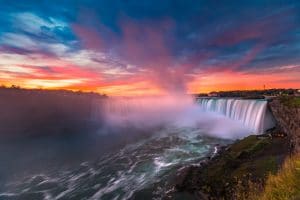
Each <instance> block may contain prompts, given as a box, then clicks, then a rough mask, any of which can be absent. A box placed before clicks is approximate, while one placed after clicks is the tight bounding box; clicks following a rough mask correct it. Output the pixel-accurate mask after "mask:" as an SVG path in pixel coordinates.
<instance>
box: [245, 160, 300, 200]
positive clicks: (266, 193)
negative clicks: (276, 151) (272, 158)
mask: <svg viewBox="0 0 300 200" xmlns="http://www.w3.org/2000/svg"><path fill="white" fill-rule="evenodd" d="M257 191H258V187H257V186H256V187H253V188H252V190H250V192H249V193H250V195H248V196H251V197H252V200H299V199H300V155H295V156H293V157H291V158H288V159H287V160H286V161H285V163H284V164H283V166H282V168H281V169H280V170H279V171H278V173H277V174H276V175H273V174H270V175H269V176H268V178H267V180H266V184H265V187H264V190H263V192H261V193H257Z"/></svg>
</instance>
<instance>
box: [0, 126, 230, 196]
mask: <svg viewBox="0 0 300 200" xmlns="http://www.w3.org/2000/svg"><path fill="white" fill-rule="evenodd" d="M229 142H231V141H230V140H224V139H217V138H212V137H207V136H204V135H203V133H201V131H199V129H195V128H176V127H169V128H168V129H164V130H161V131H158V132H157V133H154V134H153V135H152V136H151V137H149V138H146V139H141V140H140V141H137V142H134V143H132V144H128V145H126V146H124V147H123V148H121V149H119V150H116V151H113V152H110V153H107V154H105V155H103V156H101V157H100V158H98V160H97V161H93V162H88V161H87V162H83V163H81V164H80V166H78V167H74V168H73V169H68V170H60V171H56V172H53V171H52V173H39V174H32V175H29V176H28V177H24V178H23V179H22V180H16V181H15V182H11V183H10V184H8V185H7V186H6V189H5V192H3V193H2V194H1V195H0V197H1V199H141V198H142V197H143V199H161V198H162V197H163V196H164V195H165V193H166V191H167V190H168V189H170V187H171V184H169V182H170V181H172V177H173V176H174V174H175V173H176V171H177V170H178V169H180V168H181V167H184V166H186V165H188V164H195V163H198V162H199V161H201V160H202V159H203V158H204V157H205V156H207V155H210V154H212V153H213V151H214V147H215V146H216V145H218V144H219V145H225V144H228V143H229Z"/></svg>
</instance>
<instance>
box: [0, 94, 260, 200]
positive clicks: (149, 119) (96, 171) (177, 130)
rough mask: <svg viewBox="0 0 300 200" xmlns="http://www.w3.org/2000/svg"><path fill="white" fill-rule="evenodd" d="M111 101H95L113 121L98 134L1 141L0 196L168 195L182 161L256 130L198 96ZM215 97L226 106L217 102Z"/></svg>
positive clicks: (107, 198)
mask: <svg viewBox="0 0 300 200" xmlns="http://www.w3.org/2000/svg"><path fill="white" fill-rule="evenodd" d="M112 102H113V101H111V102H109V104H107V105H105V106H104V107H103V106H102V107H101V109H98V108H95V109H94V110H96V112H94V113H93V114H92V118H93V120H97V112H103V110H106V111H105V112H106V114H107V116H106V119H107V121H106V122H105V125H106V126H105V127H103V129H101V130H98V131H97V132H96V133H94V134H92V136H90V135H89V136H81V135H80V137H78V138H77V139H74V138H76V136H74V135H71V136H67V137H65V136H64V137H63V138H56V139H53V138H52V137H49V138H47V139H35V140H34V142H32V141H31V140H32V139H26V140H23V141H21V142H20V144H9V145H7V146H8V147H7V148H6V149H5V148H4V146H1V147H2V150H3V151H2V153H0V155H1V156H2V158H3V159H2V161H5V164H2V166H1V167H2V168H3V166H6V168H3V169H1V168H0V169H1V170H2V172H5V173H3V174H2V182H0V199H22V200H26V199H49V200H50V199H92V200H94V199H95V200H96V199H101V200H111V199H145V200H146V199H162V198H163V197H164V196H165V195H166V193H167V192H168V191H169V190H171V189H172V186H173V185H172V184H173V183H174V177H175V174H176V173H177V172H178V170H179V169H181V168H182V167H185V166H187V165H190V164H197V163H199V162H200V161H201V160H203V159H204V158H205V157H207V156H211V155H212V154H213V152H214V151H215V147H216V146H217V145H221V146H222V145H227V144H229V143H231V142H232V141H233V140H234V139H236V138H241V137H244V136H246V135H248V134H250V133H251V129H249V128H247V127H245V126H244V124H243V121H239V120H235V121H234V120H232V119H229V118H226V116H223V115H222V113H211V112H207V110H205V109H203V108H201V106H199V105H196V104H194V103H193V102H192V103H190V102H188V103H187V102H184V101H181V102H183V103H181V104H178V103H177V101H173V99H171V100H170V99H163V100H161V99H160V100H159V101H157V100H155V101H153V100H150V102H149V100H146V101H145V100H139V101H138V102H137V101H136V100H135V101H127V100H126V101H125V102H124V101H123V100H122V101H117V102H113V103H112ZM203 103H204V105H205V106H206V107H205V108H208V107H209V106H208V105H207V102H203ZM249 103H251V102H249ZM137 105H138V106H137ZM154 105H156V106H155V109H153V106H154ZM211 105H214V106H213V108H214V109H215V108H219V107H220V106H219V107H218V102H214V104H211ZM222 105H227V103H226V102H225V103H224V102H222ZM251 105H252V104H251ZM255 105H257V106H261V105H263V106H265V104H262V103H258V104H255ZM239 106H240V103H239ZM239 108H240V109H242V108H241V107H239ZM248 108H249V109H253V106H248ZM236 109H238V108H236ZM257 110H259V109H257ZM235 112H237V111H236V110H235ZM241 113H246V114H241V116H242V117H243V116H247V112H246V111H245V112H241ZM252 113H255V112H252ZM225 114H226V113H225ZM262 114H263V113H262ZM251 117H253V118H255V116H251ZM257 117H261V116H257ZM244 118H245V117H244ZM246 118H247V117H246ZM246 118H245V119H246ZM247 119H248V118H247ZM129 127H131V128H129ZM29 141H31V142H29ZM58 144H59V145H58ZM7 149H9V150H7ZM5 152H8V153H5ZM0 176H1V173H0ZM3 180H4V181H3Z"/></svg>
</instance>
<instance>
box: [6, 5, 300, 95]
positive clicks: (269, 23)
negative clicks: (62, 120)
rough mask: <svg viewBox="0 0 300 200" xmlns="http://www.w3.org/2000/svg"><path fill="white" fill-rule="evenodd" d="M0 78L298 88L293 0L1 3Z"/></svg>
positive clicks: (299, 52) (193, 89) (167, 87)
mask: <svg viewBox="0 0 300 200" xmlns="http://www.w3.org/2000/svg"><path fill="white" fill-rule="evenodd" d="M0 5H1V9H0V84H2V85H7V86H9V85H12V84H14V85H19V86H21V87H26V88H45V89H72V90H85V91H91V90H92V91H96V92H99V93H106V94H108V95H122V96H123V95H144V94H150V95H151V94H162V93H167V92H188V93H199V92H210V91H218V90H237V89H263V85H266V88H300V1H297V0H294V1H289V0H251V1H242V0H239V1H219V0H210V1H209V0H207V1H205V0H198V1H195V0H86V1H79V0H78V1H63V0H59V1H56V0H49V1H46V0H41V1H36V0H24V1H17V0H10V1H9V0H0Z"/></svg>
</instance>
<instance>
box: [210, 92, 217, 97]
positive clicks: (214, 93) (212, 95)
mask: <svg viewBox="0 0 300 200" xmlns="http://www.w3.org/2000/svg"><path fill="white" fill-rule="evenodd" d="M208 96H209V97H217V96H219V95H218V93H217V92H211V93H209V94H208Z"/></svg>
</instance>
